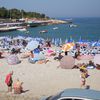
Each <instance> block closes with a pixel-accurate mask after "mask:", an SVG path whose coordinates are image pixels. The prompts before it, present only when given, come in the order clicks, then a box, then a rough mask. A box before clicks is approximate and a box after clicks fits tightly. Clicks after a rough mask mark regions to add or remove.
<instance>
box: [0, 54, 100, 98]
mask: <svg viewBox="0 0 100 100" xmlns="http://www.w3.org/2000/svg"><path fill="white" fill-rule="evenodd" d="M19 57H20V56H19ZM20 59H21V58H20ZM48 59H49V60H50V61H49V62H47V63H46V64H37V63H36V64H31V63H29V62H28V59H21V63H20V64H17V65H8V63H7V61H6V58H3V59H0V87H1V88H0V91H7V86H6V84H5V77H6V75H7V74H8V73H9V72H10V71H12V70H13V71H14V74H13V81H15V80H16V79H17V78H19V80H20V81H22V82H24V83H23V89H24V90H25V91H26V92H25V93H23V94H21V95H27V96H32V97H38V98H40V97H42V96H49V95H54V94H56V93H58V92H60V91H62V90H64V89H67V88H80V72H79V69H62V68H57V66H59V61H54V60H53V57H49V58H48ZM79 62H86V61H78V60H76V61H75V63H79ZM87 62H88V61H87ZM88 71H89V75H90V76H89V77H88V78H87V85H89V86H90V88H91V89H95V90H100V85H99V84H100V80H99V76H100V70H97V69H89V70H88Z"/></svg>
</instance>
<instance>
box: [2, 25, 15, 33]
mask: <svg viewBox="0 0 100 100" xmlns="http://www.w3.org/2000/svg"><path fill="white" fill-rule="evenodd" d="M16 29H17V27H16V26H10V27H1V28H0V32H7V31H14V30H16Z"/></svg>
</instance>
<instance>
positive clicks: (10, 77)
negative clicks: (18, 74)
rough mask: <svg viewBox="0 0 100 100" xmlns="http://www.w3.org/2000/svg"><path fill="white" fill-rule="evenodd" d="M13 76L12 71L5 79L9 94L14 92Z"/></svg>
mask: <svg viewBox="0 0 100 100" xmlns="http://www.w3.org/2000/svg"><path fill="white" fill-rule="evenodd" d="M12 75H13V71H11V72H10V73H9V74H7V75H6V79H5V83H6V85H7V87H8V92H12V83H13V80H12Z"/></svg>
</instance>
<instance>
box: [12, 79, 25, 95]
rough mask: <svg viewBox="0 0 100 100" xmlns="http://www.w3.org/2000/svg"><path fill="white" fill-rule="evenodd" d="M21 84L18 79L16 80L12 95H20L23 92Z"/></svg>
mask: <svg viewBox="0 0 100 100" xmlns="http://www.w3.org/2000/svg"><path fill="white" fill-rule="evenodd" d="M22 84H23V82H20V81H19V79H17V80H16V82H15V83H14V86H13V88H14V93H15V94H20V93H22V92H23V87H22Z"/></svg>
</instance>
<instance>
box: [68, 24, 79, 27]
mask: <svg viewBox="0 0 100 100" xmlns="http://www.w3.org/2000/svg"><path fill="white" fill-rule="evenodd" d="M69 27H78V25H76V24H70V25H69Z"/></svg>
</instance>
